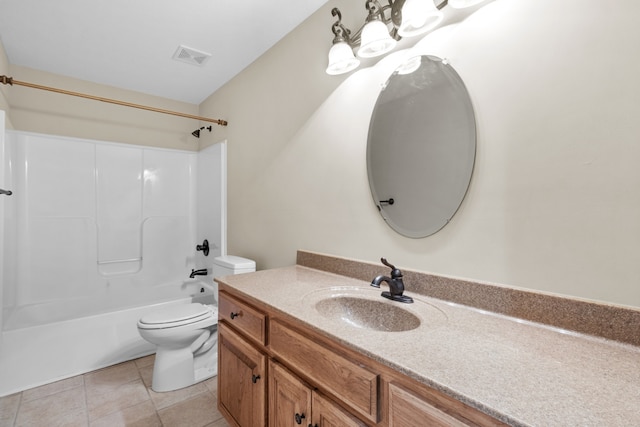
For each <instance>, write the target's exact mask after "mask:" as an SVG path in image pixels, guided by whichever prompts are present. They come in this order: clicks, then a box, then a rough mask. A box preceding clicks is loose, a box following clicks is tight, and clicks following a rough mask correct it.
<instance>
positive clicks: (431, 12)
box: [398, 0, 451, 37]
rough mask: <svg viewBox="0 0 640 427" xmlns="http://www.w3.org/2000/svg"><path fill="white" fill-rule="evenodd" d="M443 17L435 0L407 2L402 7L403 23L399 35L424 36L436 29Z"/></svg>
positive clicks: (410, 0) (409, 0)
mask: <svg viewBox="0 0 640 427" xmlns="http://www.w3.org/2000/svg"><path fill="white" fill-rule="evenodd" d="M449 4H451V2H449ZM443 17H444V15H443V14H442V12H441V11H439V10H438V8H437V7H436V5H435V4H434V3H433V0H407V1H406V2H405V4H404V6H402V23H401V24H400V28H398V34H400V36H402V37H413V36H417V35H419V34H424V33H426V32H427V31H429V30H431V29H433V28H435V26H436V25H438V24H439V23H440V21H442V18H443Z"/></svg>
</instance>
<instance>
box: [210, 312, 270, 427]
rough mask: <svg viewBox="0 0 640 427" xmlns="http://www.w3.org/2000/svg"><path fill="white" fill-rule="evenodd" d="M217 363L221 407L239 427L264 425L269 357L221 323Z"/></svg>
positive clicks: (219, 326) (219, 405) (219, 404)
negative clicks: (266, 375)
mask: <svg viewBox="0 0 640 427" xmlns="http://www.w3.org/2000/svg"><path fill="white" fill-rule="evenodd" d="M218 363H219V366H218V407H220V409H221V411H222V412H223V413H225V412H226V414H228V415H230V416H231V417H233V419H234V421H235V422H236V423H237V424H238V425H239V426H240V427H257V426H265V425H266V392H267V387H266V384H267V379H266V378H265V374H266V364H267V357H266V356H265V355H264V354H262V353H261V352H260V351H258V350H257V349H256V348H254V347H253V346H252V345H251V344H249V343H248V342H246V341H245V340H244V339H243V338H241V337H240V336H239V335H237V334H236V333H235V332H233V330H232V329H230V328H229V327H228V326H227V325H225V324H224V323H221V324H219V325H218ZM226 414H225V415H226Z"/></svg>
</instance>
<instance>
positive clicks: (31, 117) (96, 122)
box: [0, 62, 200, 151]
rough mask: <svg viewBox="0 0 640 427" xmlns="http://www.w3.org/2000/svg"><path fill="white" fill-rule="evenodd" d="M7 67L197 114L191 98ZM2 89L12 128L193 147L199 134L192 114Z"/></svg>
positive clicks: (61, 84)
mask: <svg viewBox="0 0 640 427" xmlns="http://www.w3.org/2000/svg"><path fill="white" fill-rule="evenodd" d="M0 65H2V63H1V62H0ZM8 68H9V70H8V72H7V73H4V74H7V75H9V76H11V77H13V78H14V79H15V80H20V81H24V82H28V83H35V84H39V85H44V86H49V87H54V88H59V89H63V90H68V91H74V92H80V93H84V94H88V95H92V96H97V97H102V98H110V99H116V100H120V101H124V102H129V103H134V104H141V105H145V106H150V107H154V108H161V109H166V110H171V111H178V112H183V113H187V114H195V115H197V114H198V106H197V105H193V104H188V103H184V102H178V101H173V100H169V99H165V98H159V97H155V96H150V95H146V94H142V93H139V92H133V91H129V90H123V89H117V88H114V87H110V86H105V85H99V84H95V83H90V82H87V81H83V80H78V79H73V78H68V77H64V76H60V75H56V74H51V73H46V72H42V71H38V70H34V69H30V68H25V67H20V66H17V65H13V64H11V65H9V67H8ZM6 93H7V94H8V100H9V104H10V110H9V111H8V117H9V119H10V120H11V123H12V125H13V127H14V128H15V129H17V130H22V131H29V132H38V133H46V134H53V135H63V136H70V137H75V138H87V139H95V140H104V141H115V142H122V143H128V144H137V145H150V146H156V147H164V148H177V149H183V150H193V151H195V150H197V149H198V140H197V139H196V138H194V137H193V136H191V132H192V131H193V130H194V129H196V128H198V127H199V125H200V123H199V121H197V120H194V119H187V118H182V117H176V116H171V115H166V114H161V113H156V112H150V111H145V110H139V109H134V108H129V107H124V106H120V105H114V104H109V103H105V102H100V101H96V100H88V99H84V98H80V97H74V96H69V95H64V94H59V93H54V92H49V91H44V90H38V89H33V88H28V87H24V86H18V85H14V86H11V87H8V89H6Z"/></svg>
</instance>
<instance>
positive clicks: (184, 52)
mask: <svg viewBox="0 0 640 427" xmlns="http://www.w3.org/2000/svg"><path fill="white" fill-rule="evenodd" d="M210 57H211V54H210V53H207V52H202V51H201V50H196V49H192V48H190V47H186V46H182V45H181V46H178V50H176V53H174V54H173V59H175V60H176V61H182V62H186V63H187V64H192V65H197V66H199V67H201V66H203V65H204V63H205V62H207V60H208V59H209V58H210Z"/></svg>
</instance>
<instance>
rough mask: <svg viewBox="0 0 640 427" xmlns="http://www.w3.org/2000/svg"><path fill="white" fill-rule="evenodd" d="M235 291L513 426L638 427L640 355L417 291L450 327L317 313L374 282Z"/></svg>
mask: <svg viewBox="0 0 640 427" xmlns="http://www.w3.org/2000/svg"><path fill="white" fill-rule="evenodd" d="M218 280H220V281H222V282H223V283H224V284H226V285H227V286H229V287H231V288H233V289H235V290H236V291H237V292H239V293H240V294H243V295H245V296H246V297H247V298H248V300H249V301H251V300H254V301H259V302H261V303H263V304H267V305H268V306H270V307H271V308H272V309H274V310H276V311H279V312H281V313H284V314H286V315H288V316H292V317H293V318H296V319H298V320H299V321H301V322H302V323H304V324H306V325H308V326H310V327H312V328H313V329H314V330H316V331H318V332H320V333H322V334H324V335H325V336H328V337H330V338H333V339H336V340H338V341H339V342H341V343H343V344H345V345H347V346H348V347H349V348H352V349H354V350H356V351H359V352H361V353H363V354H365V355H366V356H369V357H371V358H372V359H373V360H376V361H378V362H380V363H382V364H384V365H386V366H389V367H391V368H393V369H396V370H398V371H400V372H402V373H404V374H406V375H408V376H409V377H411V378H414V379H416V380H418V381H420V382H422V383H424V384H426V385H428V386H431V387H433V388H435V389H437V390H439V391H442V392H444V393H446V394H448V395H450V396H452V397H454V398H456V399H458V400H460V401H461V402H464V403H466V404H468V405H469V406H471V407H474V408H476V409H478V410H481V411H482V412H485V413H487V414H489V415H491V416H493V417H495V418H496V419H498V420H500V421H503V422H505V423H507V424H510V425H513V426H537V425H545V426H556V425H557V426H566V425H581V426H601V425H607V426H618V425H619V426H628V425H640V413H639V412H638V411H637V410H636V408H637V407H639V406H640V349H639V348H637V347H635V346H631V345H628V344H623V343H618V342H614V341H611V340H605V339H601V338H597V337H593V336H589V335H583V334H579V333H574V332H569V331H566V330H561V329H557V328H552V327H548V326H545V325H540V324H537V323H533V322H529V321H522V320H520V319H516V318H512V317H508V316H504V315H498V314H495V313H491V312H487V311H483V310H478V309H474V308H470V307H466V306H462V305H459V304H457V303H453V302H446V301H442V300H439V299H434V298H431V297H425V296H422V295H419V294H413V296H414V297H416V298H418V299H420V300H424V301H425V302H427V303H428V304H430V305H431V306H432V307H434V309H435V310H438V311H440V312H442V313H444V314H445V316H446V319H447V321H446V322H436V324H435V326H434V325H431V326H429V327H428V328H427V329H422V328H418V329H416V330H412V331H407V332H377V331H376V332H372V331H369V330H361V329H354V328H351V327H346V326H345V325H343V324H336V323H335V321H329V320H327V319H326V318H325V317H323V316H321V315H319V314H318V312H317V311H316V310H313V309H311V310H310V309H309V300H308V298H309V295H311V294H313V293H314V292H318V291H323V290H326V289H331V288H340V287H345V286H346V287H351V288H354V287H356V288H361V289H362V290H363V292H377V290H375V289H372V288H371V287H369V286H368V284H369V282H368V280H369V279H367V281H362V280H361V279H353V278H349V277H347V276H344V275H340V274H335V273H331V272H326V271H322V270H317V269H313V268H310V267H304V266H293V267H286V268H281V269H273V270H264V271H259V272H256V273H249V274H240V275H236V276H227V277H224V278H221V279H218Z"/></svg>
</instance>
